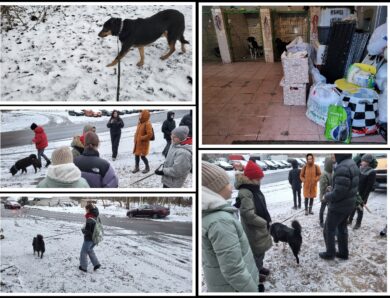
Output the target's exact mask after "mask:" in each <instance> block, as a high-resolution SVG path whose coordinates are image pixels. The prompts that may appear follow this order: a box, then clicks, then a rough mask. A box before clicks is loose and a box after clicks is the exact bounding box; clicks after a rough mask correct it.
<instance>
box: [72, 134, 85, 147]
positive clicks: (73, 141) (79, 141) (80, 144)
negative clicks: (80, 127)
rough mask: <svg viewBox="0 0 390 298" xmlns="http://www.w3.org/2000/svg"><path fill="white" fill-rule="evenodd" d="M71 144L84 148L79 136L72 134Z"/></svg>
mask: <svg viewBox="0 0 390 298" xmlns="http://www.w3.org/2000/svg"><path fill="white" fill-rule="evenodd" d="M71 146H72V147H79V148H84V144H83V142H81V139H80V136H74V137H73V140H72V143H71Z"/></svg>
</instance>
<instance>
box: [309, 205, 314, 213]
mask: <svg viewBox="0 0 390 298" xmlns="http://www.w3.org/2000/svg"><path fill="white" fill-rule="evenodd" d="M309 214H314V213H313V211H312V207H311V206H310V207H309Z"/></svg>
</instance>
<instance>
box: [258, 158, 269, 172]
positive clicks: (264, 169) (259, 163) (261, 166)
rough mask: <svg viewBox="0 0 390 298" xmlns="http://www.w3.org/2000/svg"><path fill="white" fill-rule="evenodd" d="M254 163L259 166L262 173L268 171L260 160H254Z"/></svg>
mask: <svg viewBox="0 0 390 298" xmlns="http://www.w3.org/2000/svg"><path fill="white" fill-rule="evenodd" d="M256 163H257V164H258V165H259V167H260V168H261V169H262V170H263V171H267V170H268V166H267V164H266V163H265V162H264V161H262V160H256Z"/></svg>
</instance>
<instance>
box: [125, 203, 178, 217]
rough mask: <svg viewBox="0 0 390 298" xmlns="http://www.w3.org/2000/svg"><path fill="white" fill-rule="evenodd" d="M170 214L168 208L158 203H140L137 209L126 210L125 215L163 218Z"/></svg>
mask: <svg viewBox="0 0 390 298" xmlns="http://www.w3.org/2000/svg"><path fill="white" fill-rule="evenodd" d="M169 214H170V211H169V208H166V207H163V206H159V205H146V204H144V205H140V206H139V207H138V208H137V209H131V210H129V211H127V216H128V217H129V218H131V217H137V216H138V217H151V218H164V217H166V216H168V215H169Z"/></svg>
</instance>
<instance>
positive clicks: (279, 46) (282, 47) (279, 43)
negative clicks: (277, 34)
mask: <svg viewBox="0 0 390 298" xmlns="http://www.w3.org/2000/svg"><path fill="white" fill-rule="evenodd" d="M289 43H290V42H284V41H283V40H281V39H280V38H277V39H275V45H276V51H277V57H279V58H280V56H282V54H283V52H284V51H286V46H287V45H288V44H289Z"/></svg>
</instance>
